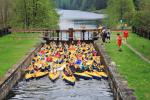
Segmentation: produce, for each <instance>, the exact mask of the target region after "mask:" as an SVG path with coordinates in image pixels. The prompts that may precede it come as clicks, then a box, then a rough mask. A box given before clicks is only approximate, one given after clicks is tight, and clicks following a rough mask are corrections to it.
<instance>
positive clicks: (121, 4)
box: [105, 0, 135, 27]
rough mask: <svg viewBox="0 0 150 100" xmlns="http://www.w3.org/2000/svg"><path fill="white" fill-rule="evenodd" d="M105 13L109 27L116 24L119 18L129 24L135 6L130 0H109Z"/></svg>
mask: <svg viewBox="0 0 150 100" xmlns="http://www.w3.org/2000/svg"><path fill="white" fill-rule="evenodd" d="M107 5H108V6H107V9H106V13H107V14H108V19H106V20H105V22H106V24H107V25H108V26H110V27H114V26H117V25H118V24H119V22H120V20H123V21H125V22H126V23H128V24H131V23H132V22H131V21H132V18H133V15H134V13H135V7H134V3H133V1H132V0H109V1H108V4H107Z"/></svg>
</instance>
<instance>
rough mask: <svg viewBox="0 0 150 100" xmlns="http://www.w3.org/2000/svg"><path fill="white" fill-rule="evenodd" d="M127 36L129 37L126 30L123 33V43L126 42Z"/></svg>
mask: <svg viewBox="0 0 150 100" xmlns="http://www.w3.org/2000/svg"><path fill="white" fill-rule="evenodd" d="M128 36H129V32H128V31H127V30H125V31H124V32H123V37H124V38H125V42H127V39H128Z"/></svg>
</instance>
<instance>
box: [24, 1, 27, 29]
mask: <svg viewBox="0 0 150 100" xmlns="http://www.w3.org/2000/svg"><path fill="white" fill-rule="evenodd" d="M24 11H25V18H24V28H25V29H27V25H28V15H27V5H26V0H24Z"/></svg>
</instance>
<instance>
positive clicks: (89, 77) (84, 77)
mask: <svg viewBox="0 0 150 100" xmlns="http://www.w3.org/2000/svg"><path fill="white" fill-rule="evenodd" d="M74 76H75V77H76V78H78V79H79V78H82V79H85V80H91V79H92V76H90V75H88V74H86V73H84V72H83V73H78V72H75V73H74Z"/></svg>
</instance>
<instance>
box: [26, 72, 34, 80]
mask: <svg viewBox="0 0 150 100" xmlns="http://www.w3.org/2000/svg"><path fill="white" fill-rule="evenodd" d="M34 77H35V74H34V73H31V74H30V73H26V75H25V80H26V81H29V80H30V79H33V78H34Z"/></svg>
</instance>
